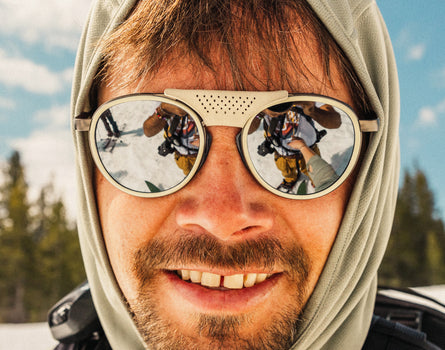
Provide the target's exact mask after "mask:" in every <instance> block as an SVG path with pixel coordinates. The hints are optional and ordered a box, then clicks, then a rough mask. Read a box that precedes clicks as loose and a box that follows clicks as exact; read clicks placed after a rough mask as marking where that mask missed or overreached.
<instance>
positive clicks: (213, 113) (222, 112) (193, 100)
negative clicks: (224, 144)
mask: <svg viewBox="0 0 445 350" xmlns="http://www.w3.org/2000/svg"><path fill="white" fill-rule="evenodd" d="M164 94H165V96H167V97H170V98H173V99H176V100H179V101H181V102H183V103H185V104H186V105H188V106H189V107H191V108H192V109H193V110H194V111H195V112H197V113H198V115H199V116H200V117H201V118H202V120H203V122H204V125H205V126H232V127H238V128H242V127H243V126H244V125H245V124H246V122H247V120H248V119H249V118H251V117H252V115H254V113H256V112H258V111H261V110H263V109H265V108H266V107H267V106H270V105H271V104H275V103H277V104H278V103H280V102H281V101H285V100H286V99H287V98H288V96H289V94H288V92H287V91H285V90H279V91H260V92H257V91H255V92H250V91H218V90H212V91H209V90H178V89H166V90H165V91H164Z"/></svg>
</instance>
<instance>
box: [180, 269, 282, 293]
mask: <svg viewBox="0 0 445 350" xmlns="http://www.w3.org/2000/svg"><path fill="white" fill-rule="evenodd" d="M175 272H176V274H177V275H178V276H179V277H180V278H182V279H183V280H184V281H187V282H191V283H195V284H200V285H201V286H203V287H208V288H221V287H223V288H227V289H243V288H249V287H253V286H255V285H257V284H260V283H262V282H264V281H265V280H266V279H268V278H269V277H271V276H273V274H266V273H247V274H235V275H227V276H223V275H218V274H215V273H211V272H202V271H194V270H176V271H175Z"/></svg>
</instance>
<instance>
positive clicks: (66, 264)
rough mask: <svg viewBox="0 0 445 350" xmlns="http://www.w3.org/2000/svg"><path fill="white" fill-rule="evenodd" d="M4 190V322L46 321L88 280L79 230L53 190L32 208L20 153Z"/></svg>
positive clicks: (0, 255) (0, 244) (0, 229)
mask: <svg viewBox="0 0 445 350" xmlns="http://www.w3.org/2000/svg"><path fill="white" fill-rule="evenodd" d="M0 189H1V192H0V196H1V197H0V322H14V323H16V322H30V321H45V320H46V315H47V312H48V310H49V308H50V307H51V306H52V305H54V304H55V303H56V302H57V301H58V300H59V299H60V298H61V297H63V296H64V295H65V294H66V293H68V292H69V291H70V290H71V289H72V288H74V287H75V286H76V285H78V284H80V283H81V282H82V281H83V280H84V279H85V273H84V270H83V264H82V259H81V254H80V247H79V242H78V238H77V233H76V231H77V230H76V227H75V225H74V224H73V223H72V222H70V221H69V220H68V218H67V215H66V213H65V207H64V204H63V201H62V200H61V199H60V198H59V197H57V196H56V195H55V193H54V189H53V188H52V187H51V186H46V187H44V188H43V189H42V190H41V193H40V196H39V198H38V199H37V201H36V202H35V203H30V202H29V200H28V198H27V191H28V186H27V184H26V181H25V170H24V167H23V165H22V163H21V160H20V155H19V153H18V152H14V153H13V154H12V155H11V157H10V158H9V159H8V162H7V165H6V167H5V169H4V176H3V181H2V184H0Z"/></svg>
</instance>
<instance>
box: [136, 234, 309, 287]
mask: <svg viewBox="0 0 445 350" xmlns="http://www.w3.org/2000/svg"><path fill="white" fill-rule="evenodd" d="M133 259H134V265H133V266H134V270H135V274H136V275H137V277H138V278H139V279H140V281H142V280H146V279H149V277H150V275H149V274H150V272H151V271H154V270H156V269H168V267H169V266H175V267H178V266H184V265H187V264H191V265H194V264H200V265H205V266H208V267H213V268H229V269H234V270H240V271H242V270H247V269H248V268H252V267H255V268H259V269H264V271H271V272H272V271H273V269H274V268H276V267H279V268H280V269H283V270H284V271H285V272H287V273H289V274H298V276H299V278H303V279H305V277H307V275H308V273H309V269H310V265H311V264H310V259H309V257H308V255H307V253H306V252H305V250H304V249H303V248H302V247H300V246H298V245H291V246H283V245H282V244H281V242H280V241H279V240H278V239H277V238H275V237H269V236H267V237H266V236H262V237H257V238H254V239H246V240H243V241H240V242H236V243H231V244H227V243H224V242H222V241H220V240H218V239H216V238H215V237H213V236H211V235H194V234H190V233H187V232H185V233H183V232H181V233H179V234H177V235H175V238H174V239H173V238H170V239H160V238H159V239H152V240H151V241H150V242H147V243H146V244H145V245H144V246H143V247H141V248H140V249H138V250H137V251H136V252H135V254H134V257H133Z"/></svg>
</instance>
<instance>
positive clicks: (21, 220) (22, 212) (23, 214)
mask: <svg viewBox="0 0 445 350" xmlns="http://www.w3.org/2000/svg"><path fill="white" fill-rule="evenodd" d="M4 177H5V183H4V185H3V186H2V188H1V194H2V197H1V214H2V216H1V222H2V224H1V232H0V296H1V298H0V310H1V311H2V312H1V313H0V319H1V320H3V321H6V322H24V321H26V320H27V305H26V289H27V285H28V282H29V278H30V276H31V275H33V273H34V272H35V264H34V252H35V244H34V241H33V239H32V234H31V232H30V220H29V204H28V199H27V190H28V186H27V184H26V182H25V174H24V169H23V166H22V163H21V160H20V155H19V153H18V152H14V153H13V154H12V155H11V157H10V158H9V159H8V164H7V168H6V169H5V174H4Z"/></svg>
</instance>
